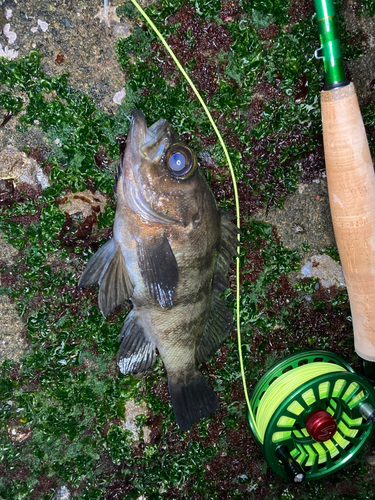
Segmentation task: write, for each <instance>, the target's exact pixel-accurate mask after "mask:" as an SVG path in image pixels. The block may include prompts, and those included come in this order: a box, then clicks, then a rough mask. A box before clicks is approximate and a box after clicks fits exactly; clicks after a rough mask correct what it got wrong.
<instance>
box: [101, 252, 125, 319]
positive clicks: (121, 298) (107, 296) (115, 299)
mask: <svg viewBox="0 0 375 500" xmlns="http://www.w3.org/2000/svg"><path fill="white" fill-rule="evenodd" d="M99 283H100V288H99V308H100V310H101V312H102V313H103V315H104V316H107V315H108V314H109V313H110V312H111V311H113V309H114V308H115V307H117V306H118V305H120V304H122V303H123V302H125V300H127V299H129V297H131V295H132V293H133V284H132V282H131V279H130V277H129V274H128V271H127V269H126V265H125V259H124V256H123V254H122V250H121V247H120V245H118V247H117V249H116V250H115V252H114V254H113V257H112V259H111V261H110V263H109V264H108V266H107V268H106V270H105V272H104V274H103V275H102V276H101V278H100V282H99Z"/></svg>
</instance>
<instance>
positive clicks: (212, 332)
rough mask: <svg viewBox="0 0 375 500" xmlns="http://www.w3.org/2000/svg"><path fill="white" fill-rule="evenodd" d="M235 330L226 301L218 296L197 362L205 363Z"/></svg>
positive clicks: (213, 303)
mask: <svg viewBox="0 0 375 500" xmlns="http://www.w3.org/2000/svg"><path fill="white" fill-rule="evenodd" d="M232 330H233V314H232V312H231V311H230V309H228V307H227V305H226V303H225V302H224V300H222V299H220V297H218V296H217V295H214V296H213V298H212V307H211V313H210V316H209V317H208V320H207V322H206V325H205V327H204V330H203V334H202V338H201V341H200V343H199V345H198V347H197V352H196V360H197V362H198V363H204V362H205V361H207V360H209V359H210V358H211V356H213V355H214V354H215V352H216V351H217V350H218V349H219V348H220V346H221V345H222V343H223V342H224V340H225V339H226V338H227V337H228V336H229V335H230V334H231V332H232Z"/></svg>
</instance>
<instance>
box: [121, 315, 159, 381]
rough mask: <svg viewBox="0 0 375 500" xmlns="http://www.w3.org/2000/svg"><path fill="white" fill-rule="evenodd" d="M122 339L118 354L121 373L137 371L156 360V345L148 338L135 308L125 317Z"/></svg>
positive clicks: (142, 369) (147, 366) (149, 365)
mask: <svg viewBox="0 0 375 500" xmlns="http://www.w3.org/2000/svg"><path fill="white" fill-rule="evenodd" d="M121 340H122V342H121V345H120V349H119V351H118V354H117V364H118V366H119V368H120V371H121V373H123V374H124V375H126V374H127V373H136V372H141V371H144V370H146V369H147V368H149V367H151V366H152V365H153V364H154V363H155V360H156V350H155V345H154V344H153V343H152V342H150V341H149V340H147V338H146V335H145V331H144V329H143V326H142V324H141V322H140V321H139V318H138V316H137V314H136V313H135V311H134V309H133V310H132V311H131V312H130V313H129V314H128V316H127V317H126V319H125V323H124V326H123V328H122V331H121V334H120V336H119V342H120V341H121Z"/></svg>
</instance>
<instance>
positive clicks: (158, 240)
mask: <svg viewBox="0 0 375 500" xmlns="http://www.w3.org/2000/svg"><path fill="white" fill-rule="evenodd" d="M137 256H138V265H139V268H140V270H141V275H142V279H143V282H144V284H145V285H146V287H147V289H148V291H149V292H150V294H151V295H152V297H153V298H154V299H155V300H157V301H158V302H159V304H160V306H161V307H165V308H169V309H170V308H171V307H173V298H174V294H175V289H176V286H177V282H178V267H177V261H176V257H175V256H174V254H173V250H172V248H171V246H170V244H169V241H168V239H167V237H166V236H165V235H163V236H160V237H154V238H150V239H147V240H141V241H137Z"/></svg>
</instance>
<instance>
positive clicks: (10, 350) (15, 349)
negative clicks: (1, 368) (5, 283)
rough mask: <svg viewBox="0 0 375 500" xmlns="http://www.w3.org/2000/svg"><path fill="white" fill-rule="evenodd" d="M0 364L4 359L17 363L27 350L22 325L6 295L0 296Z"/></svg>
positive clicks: (14, 306)
mask: <svg viewBox="0 0 375 500" xmlns="http://www.w3.org/2000/svg"><path fill="white" fill-rule="evenodd" d="M0 318H1V331H0V363H1V362H2V361H4V360H5V359H13V360H14V361H18V360H19V359H20V357H21V356H22V354H23V353H24V352H25V351H26V349H27V344H26V342H25V340H24V339H23V336H22V330H23V323H22V320H21V318H20V317H19V315H18V311H17V307H16V305H15V304H14V303H13V302H12V301H11V300H10V299H9V297H7V296H6V295H0Z"/></svg>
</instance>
